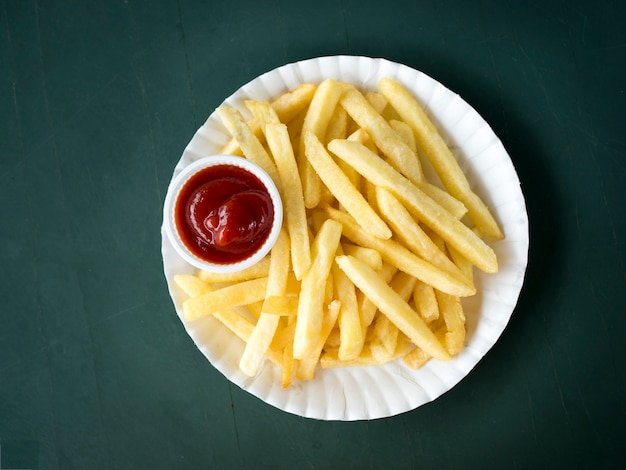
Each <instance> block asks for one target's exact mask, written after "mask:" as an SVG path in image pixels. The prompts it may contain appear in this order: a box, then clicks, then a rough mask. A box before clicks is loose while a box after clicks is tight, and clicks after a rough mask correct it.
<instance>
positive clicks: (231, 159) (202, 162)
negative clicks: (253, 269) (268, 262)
mask: <svg viewBox="0 0 626 470" xmlns="http://www.w3.org/2000/svg"><path fill="white" fill-rule="evenodd" d="M219 165H232V166H236V167H238V168H241V169H243V170H246V171H248V172H249V173H251V174H253V175H254V176H256V177H257V178H258V179H259V180H260V181H261V183H263V185H264V186H265V188H266V189H267V192H268V193H269V195H270V198H271V200H272V205H273V207H274V220H273V222H272V226H271V228H270V233H269V236H268V237H267V239H266V240H265V243H263V245H262V246H261V247H260V248H259V249H258V250H256V251H255V252H254V253H253V254H251V255H250V257H248V258H245V259H243V260H241V261H237V262H234V263H210V262H208V261H205V260H203V259H200V258H198V257H197V256H196V255H194V254H193V253H191V252H190V251H189V250H188V249H187V247H186V246H185V244H184V243H183V241H182V240H181V238H180V236H179V234H178V230H177V229H176V222H175V220H174V210H175V206H176V200H177V198H178V194H179V193H180V190H181V189H182V187H183V186H184V185H185V183H186V182H187V181H188V180H189V178H191V177H192V176H193V175H194V174H196V173H197V172H198V171H200V170H203V169H205V168H208V167H212V166H219ZM163 217H164V220H165V224H164V225H165V232H166V234H167V237H168V238H169V240H170V242H171V243H172V246H173V247H174V249H175V250H176V252H177V253H178V254H179V255H180V256H181V257H182V258H183V259H184V260H185V261H187V262H188V263H189V264H191V265H193V266H195V267H196V268H199V269H203V270H205V271H209V272H214V273H233V272H237V271H241V270H243V269H246V268H248V267H250V266H252V265H254V264H256V263H257V262H258V261H260V260H261V259H263V258H264V257H265V255H267V253H269V251H270V250H271V249H272V247H273V246H274V243H276V239H277V238H278V234H279V233H280V229H281V227H282V223H283V205H282V201H281V198H280V194H279V192H278V189H277V188H276V185H275V184H274V181H273V180H272V178H271V177H270V176H269V175H268V174H267V172H265V171H264V170H263V169H262V168H261V167H259V166H258V165H256V164H254V163H252V162H251V161H250V160H246V159H245V158H242V157H235V156H232V155H212V156H207V157H203V158H201V159H199V160H196V161H195V162H193V163H191V164H190V165H189V166H186V167H185V168H183V170H182V171H181V172H180V173H179V174H178V175H176V177H175V178H174V179H173V180H172V182H171V183H170V186H169V188H168V190H167V195H166V196H165V204H164V209H163Z"/></svg>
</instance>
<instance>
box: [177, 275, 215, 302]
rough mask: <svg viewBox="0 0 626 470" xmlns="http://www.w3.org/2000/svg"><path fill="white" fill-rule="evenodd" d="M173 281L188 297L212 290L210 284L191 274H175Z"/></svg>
mask: <svg viewBox="0 0 626 470" xmlns="http://www.w3.org/2000/svg"><path fill="white" fill-rule="evenodd" d="M174 282H175V283H176V284H177V285H178V287H180V288H181V289H182V290H183V291H184V292H185V294H187V295H188V296H189V297H196V296H198V295H202V294H206V293H207V292H211V291H213V290H214V289H213V288H212V287H211V284H209V283H208V282H206V281H204V280H202V279H201V278H199V277H198V276H194V275H193V274H176V275H175V276H174Z"/></svg>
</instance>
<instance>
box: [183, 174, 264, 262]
mask: <svg viewBox="0 0 626 470" xmlns="http://www.w3.org/2000/svg"><path fill="white" fill-rule="evenodd" d="M174 221H175V223H176V229H177V231H178V234H179V236H180V239H181V240H182V242H183V243H184V245H185V246H186V247H187V248H188V249H189V251H191V252H192V253H193V254H194V255H196V256H197V257H198V258H200V259H202V260H204V261H208V262H210V263H215V264H230V263H237V262H239V261H243V260H245V259H246V258H249V257H250V256H252V255H253V254H254V253H256V252H257V251H258V250H259V249H260V248H261V246H263V244H264V242H265V241H266V240H267V238H268V237H269V234H270V231H271V228H272V223H273V221H274V206H273V204H272V199H271V197H270V195H269V192H268V190H267V188H266V187H265V185H264V184H263V183H262V182H261V181H260V180H259V179H258V178H257V177H256V176H255V175H253V174H251V173H249V172H248V171H246V170H244V169H243V168H239V167H238V166H235V165H229V164H224V165H216V166H211V167H208V168H205V169H203V170H200V171H199V172H197V173H195V174H194V175H193V176H191V177H190V178H189V179H188V180H187V182H185V184H184V185H183V187H182V188H181V190H180V193H179V195H178V199H177V200H176V204H175V207H174Z"/></svg>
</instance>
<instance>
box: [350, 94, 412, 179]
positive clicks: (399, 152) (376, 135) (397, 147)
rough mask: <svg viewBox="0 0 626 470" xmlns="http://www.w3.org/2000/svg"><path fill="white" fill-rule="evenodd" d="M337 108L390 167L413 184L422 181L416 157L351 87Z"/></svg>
mask: <svg viewBox="0 0 626 470" xmlns="http://www.w3.org/2000/svg"><path fill="white" fill-rule="evenodd" d="M340 103H341V106H343V108H344V109H345V110H346V111H347V112H348V114H349V115H350V117H351V118H352V119H354V121H356V122H357V123H358V124H359V126H361V128H363V129H364V130H365V131H366V132H367V133H368V134H369V135H370V137H371V138H372V140H373V141H374V142H375V143H376V146H377V147H378V148H379V149H380V150H381V151H382V152H383V153H384V154H385V156H387V157H388V158H389V159H390V161H392V162H393V165H394V167H395V168H396V169H397V170H398V171H400V172H401V173H402V174H404V175H405V176H406V177H407V178H408V179H409V180H410V181H412V182H413V183H418V182H420V181H421V180H422V179H423V174H422V168H421V165H420V162H419V160H418V159H417V155H416V154H415V153H414V152H413V151H412V150H411V149H410V148H409V146H408V145H407V144H405V143H404V141H403V140H402V139H401V138H400V137H399V136H398V134H397V133H396V132H395V131H394V130H393V129H392V128H391V126H390V125H389V124H388V123H387V121H385V119H384V118H383V117H382V116H381V115H380V114H379V113H378V112H376V110H375V109H374V108H373V107H372V105H370V104H369V103H368V101H367V100H366V99H365V97H364V96H363V95H362V94H361V92H359V91H358V90H357V89H356V88H355V87H354V86H352V85H349V86H347V87H346V88H345V90H344V92H343V94H342V95H341V99H340Z"/></svg>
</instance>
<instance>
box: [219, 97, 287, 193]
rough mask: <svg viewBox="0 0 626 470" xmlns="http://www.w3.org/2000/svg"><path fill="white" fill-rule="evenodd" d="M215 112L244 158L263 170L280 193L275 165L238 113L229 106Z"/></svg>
mask: <svg viewBox="0 0 626 470" xmlns="http://www.w3.org/2000/svg"><path fill="white" fill-rule="evenodd" d="M215 111H216V113H217V115H218V116H219V117H220V118H221V120H222V123H223V124H224V126H225V127H226V129H228V132H230V133H231V135H232V136H233V137H234V138H235V140H236V141H237V143H238V144H239V146H240V147H241V150H242V151H243V154H244V156H245V157H246V158H247V159H248V160H250V161H251V162H253V163H256V164H257V165H259V166H260V167H261V168H263V170H265V172H266V173H267V174H268V175H269V176H270V178H272V180H273V181H274V183H275V184H276V186H277V187H278V190H279V191H280V190H281V186H280V180H279V178H278V170H277V169H276V165H274V162H273V161H272V159H271V157H270V156H269V155H268V154H267V151H266V150H265V148H264V147H263V145H262V144H261V142H260V141H259V139H258V138H257V136H255V135H254V132H252V130H251V129H250V127H248V124H247V123H246V121H244V119H243V117H242V116H241V114H240V113H239V111H237V110H236V109H234V108H231V107H229V106H221V107H219V108H217V109H216V110H215Z"/></svg>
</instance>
